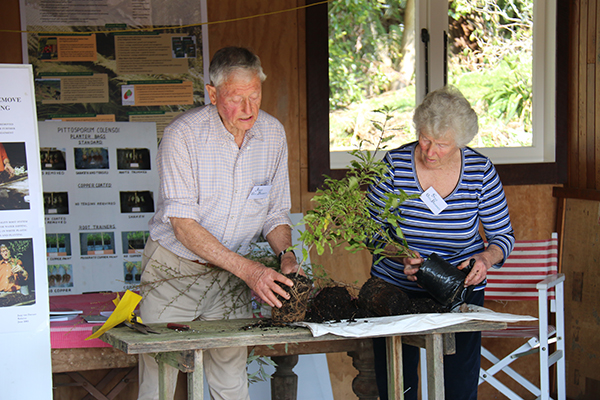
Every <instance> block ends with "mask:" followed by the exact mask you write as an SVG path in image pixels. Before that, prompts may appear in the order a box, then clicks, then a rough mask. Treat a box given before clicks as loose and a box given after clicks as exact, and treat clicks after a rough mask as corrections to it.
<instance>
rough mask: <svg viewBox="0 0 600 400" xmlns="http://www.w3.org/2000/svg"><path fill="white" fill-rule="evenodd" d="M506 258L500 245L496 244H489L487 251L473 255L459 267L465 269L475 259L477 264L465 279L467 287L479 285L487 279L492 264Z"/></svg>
mask: <svg viewBox="0 0 600 400" xmlns="http://www.w3.org/2000/svg"><path fill="white" fill-rule="evenodd" d="M503 258H504V254H503V253H502V250H501V249H500V247H498V246H496V245H493V244H492V245H489V246H488V248H487V249H485V251H483V252H482V253H479V254H475V255H474V256H473V257H471V258H469V259H468V260H465V261H463V262H462V263H461V264H460V265H459V266H458V267H457V268H458V269H464V268H467V267H468V266H469V264H470V262H471V259H474V260H475V264H474V265H473V268H471V272H469V275H467V278H466V279H465V287H467V286H471V285H477V284H479V283H481V282H483V281H484V280H485V278H486V277H487V272H488V270H489V269H490V268H492V265H494V264H497V263H499V262H500V261H502V259H503Z"/></svg>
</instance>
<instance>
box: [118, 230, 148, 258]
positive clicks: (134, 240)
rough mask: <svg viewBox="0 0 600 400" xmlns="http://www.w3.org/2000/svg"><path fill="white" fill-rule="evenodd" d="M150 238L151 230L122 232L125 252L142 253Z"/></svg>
mask: <svg viewBox="0 0 600 400" xmlns="http://www.w3.org/2000/svg"><path fill="white" fill-rule="evenodd" d="M149 238H150V232H149V231H131V232H121V243H122V245H123V254H142V252H143V251H144V246H146V242H147V241H148V239H149Z"/></svg>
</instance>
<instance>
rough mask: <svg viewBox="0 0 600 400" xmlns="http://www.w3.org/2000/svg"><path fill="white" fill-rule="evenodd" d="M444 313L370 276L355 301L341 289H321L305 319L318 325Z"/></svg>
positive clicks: (436, 305) (431, 303) (429, 301)
mask: <svg viewBox="0 0 600 400" xmlns="http://www.w3.org/2000/svg"><path fill="white" fill-rule="evenodd" d="M448 311H449V310H448V309H447V308H446V307H444V306H442V305H441V304H439V303H437V302H436V301H435V300H433V299H431V298H410V296H408V295H407V294H406V293H405V292H403V291H402V290H401V289H400V288H399V287H398V286H395V285H392V284H391V283H387V282H385V281H384V280H383V279H380V278H375V277H371V278H370V279H369V280H368V281H367V282H365V284H364V285H363V286H362V288H361V289H360V292H359V294H358V298H353V297H352V296H351V295H350V292H349V291H348V289H347V288H346V287H343V286H334V287H326V288H324V289H323V290H321V291H320V292H319V293H318V294H317V295H316V296H315V297H314V298H313V299H312V300H311V301H310V303H309V311H308V313H307V315H306V319H305V320H306V321H307V322H317V323H319V322H325V321H341V320H353V319H356V318H368V317H385V316H390V315H405V314H426V313H441V312H448Z"/></svg>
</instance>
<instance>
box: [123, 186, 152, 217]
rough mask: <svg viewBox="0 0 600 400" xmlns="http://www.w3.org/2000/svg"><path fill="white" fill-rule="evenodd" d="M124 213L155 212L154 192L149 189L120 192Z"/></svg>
mask: <svg viewBox="0 0 600 400" xmlns="http://www.w3.org/2000/svg"><path fill="white" fill-rule="evenodd" d="M119 198H120V200H121V212H122V213H151V212H154V194H153V193H152V192H151V191H149V190H141V191H136V192H119Z"/></svg>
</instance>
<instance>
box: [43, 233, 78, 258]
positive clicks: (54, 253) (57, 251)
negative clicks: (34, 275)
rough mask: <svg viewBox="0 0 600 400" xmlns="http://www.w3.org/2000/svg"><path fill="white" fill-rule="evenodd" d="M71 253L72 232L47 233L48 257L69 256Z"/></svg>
mask: <svg viewBox="0 0 600 400" xmlns="http://www.w3.org/2000/svg"><path fill="white" fill-rule="evenodd" d="M71 254H72V253H71V234H70V233H48V234H46V257H69V256H70V255H71Z"/></svg>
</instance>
